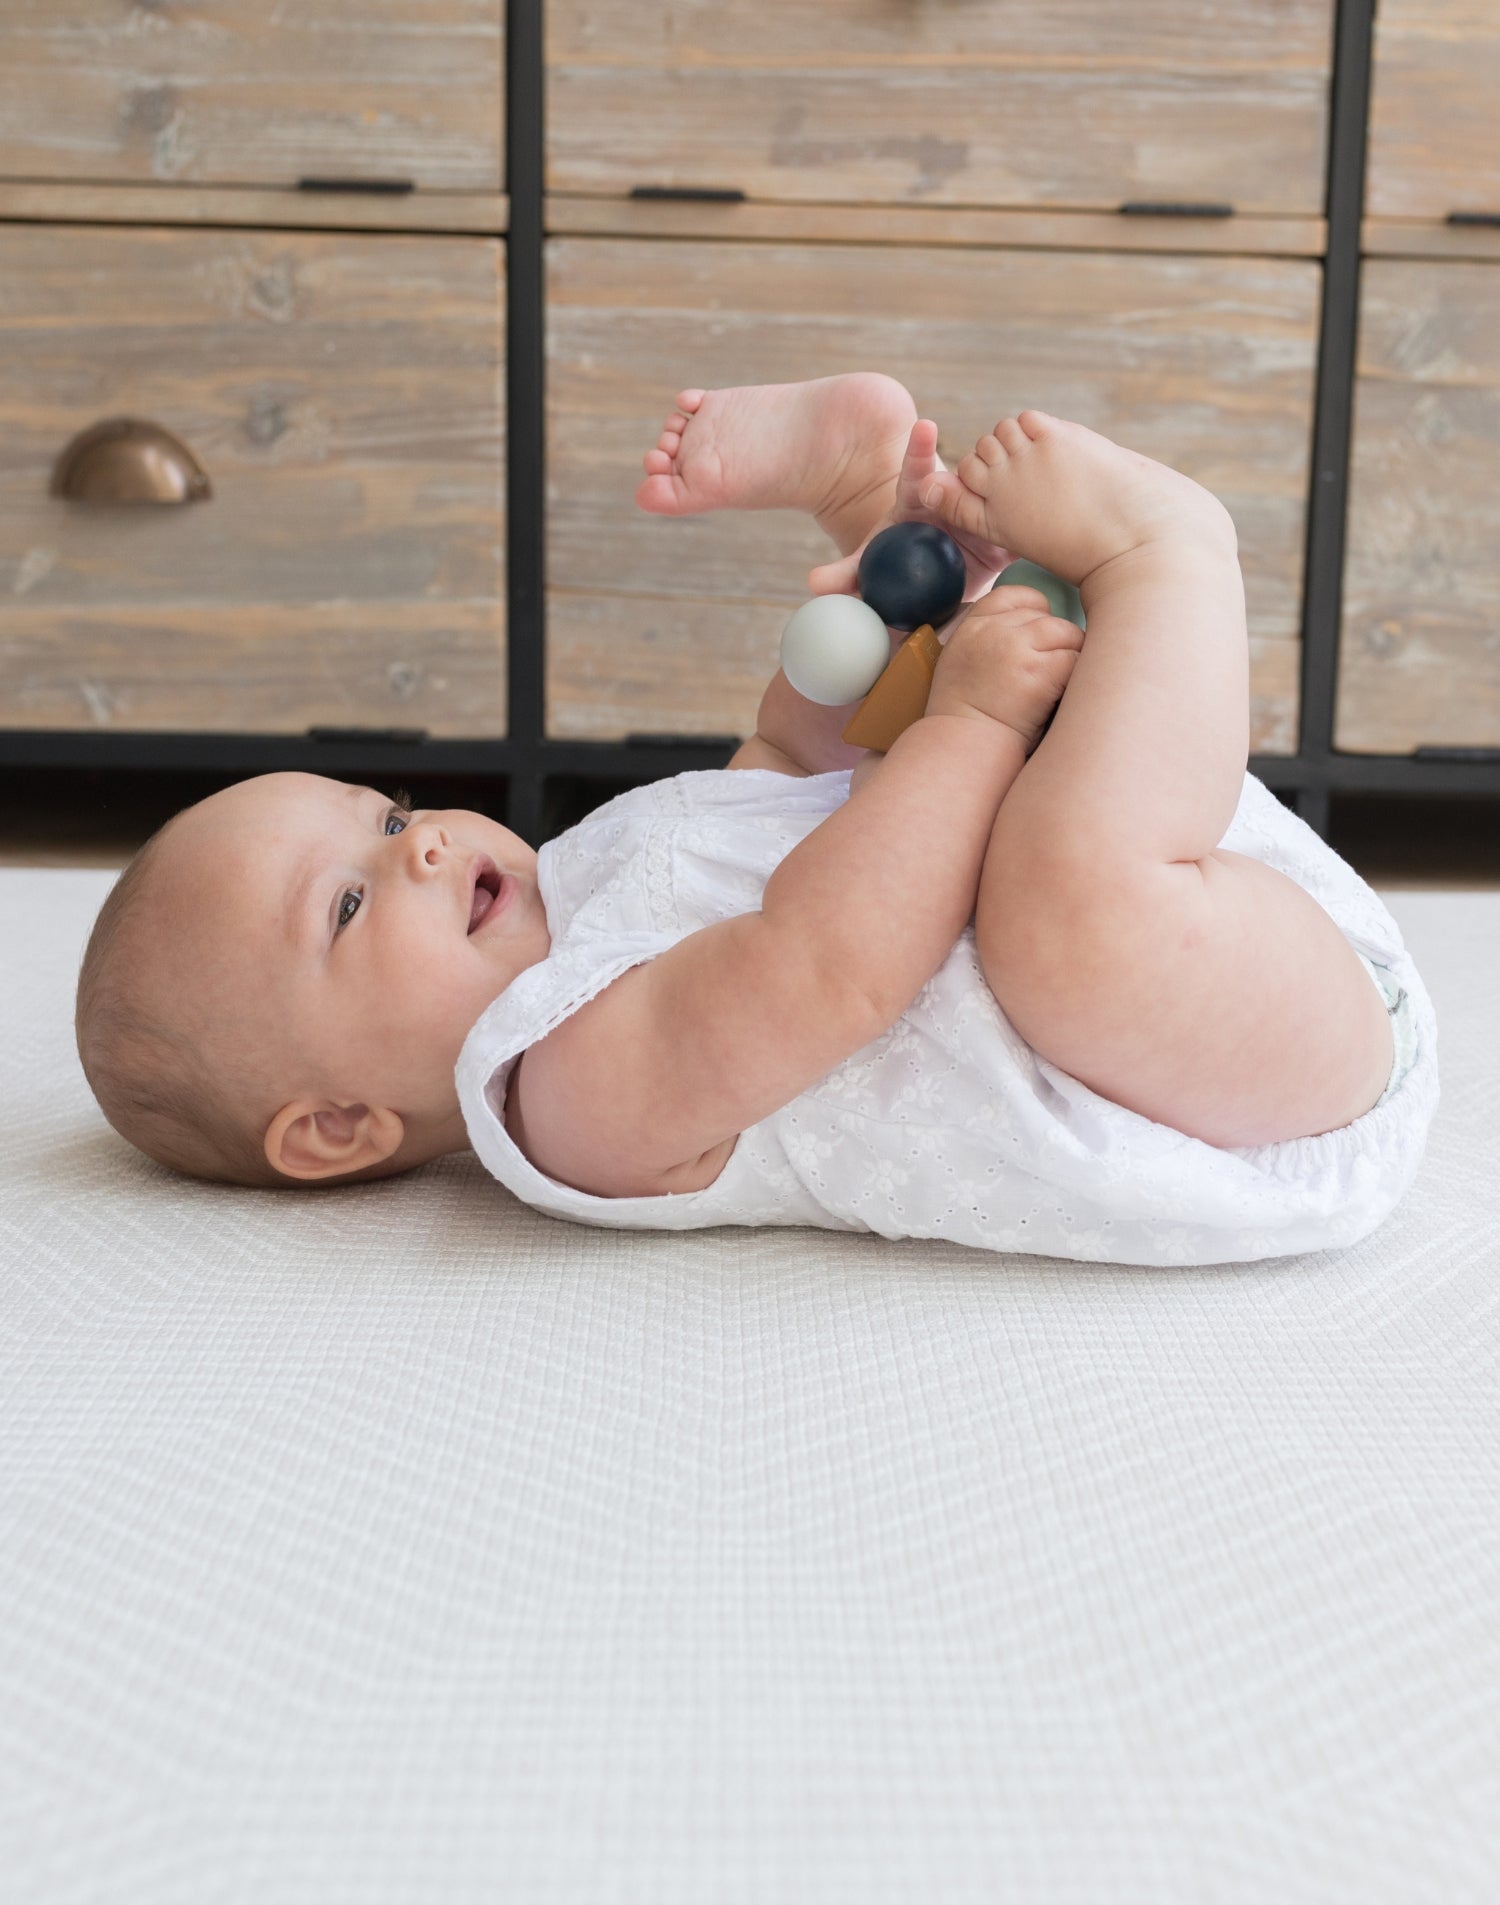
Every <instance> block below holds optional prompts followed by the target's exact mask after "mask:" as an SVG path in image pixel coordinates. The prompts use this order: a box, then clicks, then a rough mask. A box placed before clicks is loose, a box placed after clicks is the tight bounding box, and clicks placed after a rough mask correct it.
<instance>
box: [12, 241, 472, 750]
mask: <svg viewBox="0 0 1500 1905" xmlns="http://www.w3.org/2000/svg"><path fill="white" fill-rule="evenodd" d="M503 330H504V291H503V253H502V249H501V246H500V245H499V244H498V243H497V242H496V241H494V240H491V239H482V238H428V237H415V236H385V237H380V238H374V237H365V236H361V235H339V236H334V235H315V234H308V233H260V232H243V231H240V232H224V231H202V232H196V231H186V230H184V231H155V230H150V229H146V228H141V229H122V230H109V229H105V228H97V227H96V228H92V229H85V228H72V227H69V228H63V229H51V228H48V227H45V226H33V225H14V226H9V227H0V633H3V639H0V725H5V726H25V727H38V726H55V727H69V728H75V727H87V726H94V725H97V726H101V727H107V726H116V727H129V728H149V729H163V730H164V729H189V730H191V729H220V728H222V729H225V730H235V731H240V730H247V729H256V730H259V731H262V732H277V733H282V732H285V733H299V732H301V731H302V730H303V729H304V728H306V727H307V726H308V725H310V724H312V723H315V722H317V723H321V722H327V723H333V724H338V725H374V726H389V725H392V724H398V725H402V726H417V727H426V728H428V729H429V730H430V731H431V732H432V733H434V734H462V735H471V734H490V733H500V732H503V730H504V721H505V641H504V622H505V588H504V574H505V557H504V539H505V528H504V507H503V485H504V469H505V429H504V408H503V406H504V344H503ZM117 415H132V416H139V417H143V418H146V419H149V420H151V421H154V422H157V423H160V424H162V425H164V426H165V427H167V428H168V429H170V430H172V431H174V432H175V433H176V434H177V435H179V436H180V437H182V438H183V440H184V441H185V442H186V443H187V444H188V446H189V447H190V448H191V449H192V451H193V452H194V453H195V454H196V455H197V457H198V458H199V459H200V461H201V462H202V463H203V465H204V466H205V468H206V469H207V471H208V473H209V476H210V480H211V482H212V484H213V489H214V494H213V496H212V498H211V500H209V501H207V502H202V503H194V504H190V505H187V506H183V507H176V508H149V507H146V508H140V507H137V508H112V509H99V508H89V507H86V506H81V505H78V504H74V503H68V502H64V501H62V500H60V499H58V498H55V497H53V496H51V495H50V494H49V493H48V482H49V477H50V473H51V470H52V467H53V464H54V462H55V460H56V458H57V456H58V454H59V452H60V451H61V450H62V448H63V446H64V445H65V444H66V443H68V442H69V441H70V440H71V438H72V437H73V436H74V435H75V434H77V432H79V431H80V430H82V429H84V428H85V427H86V426H88V425H89V424H92V423H94V422H96V421H98V420H99V419H101V418H104V417H110V416H117Z"/></svg>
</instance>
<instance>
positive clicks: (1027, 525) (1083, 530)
mask: <svg viewBox="0 0 1500 1905" xmlns="http://www.w3.org/2000/svg"><path fill="white" fill-rule="evenodd" d="M922 501H923V504H924V505H925V506H926V507H927V508H928V509H930V510H932V511H933V512H934V516H935V518H936V520H938V521H940V522H942V523H943V524H944V525H945V526H946V527H947V528H948V529H949V530H951V531H953V532H954V533H955V534H957V533H958V532H959V531H964V532H967V533H969V534H971V535H983V536H990V537H993V538H994V539H995V540H996V541H999V542H1003V543H1004V544H1005V546H1006V547H1007V548H1008V549H1013V550H1014V551H1015V552H1016V554H1017V555H1020V556H1025V557H1026V558H1027V559H1028V560H1029V561H1032V562H1039V563H1040V564H1041V565H1042V567H1043V568H1044V569H1050V570H1051V571H1052V572H1053V574H1054V575H1059V576H1061V577H1062V578H1063V579H1064V580H1065V581H1067V582H1072V583H1074V584H1082V583H1083V582H1084V581H1085V580H1086V579H1087V578H1088V577H1089V576H1091V575H1093V574H1094V572H1095V571H1096V570H1098V569H1100V568H1102V567H1103V565H1104V564H1105V563H1106V562H1109V561H1111V560H1112V559H1113V558H1115V557H1117V556H1122V555H1125V554H1127V553H1128V552H1129V551H1131V550H1133V549H1138V548H1140V547H1142V546H1143V545H1144V544H1147V543H1159V542H1164V541H1177V542H1179V543H1180V542H1182V541H1188V542H1191V543H1193V544H1195V545H1207V546H1211V547H1214V548H1223V549H1225V550H1226V551H1227V552H1228V553H1229V554H1230V555H1232V554H1233V553H1234V548H1235V537H1234V523H1233V521H1232V519H1231V518H1230V515H1229V512H1228V510H1227V509H1225V507H1224V505H1223V504H1222V503H1221V502H1219V500H1218V498H1217V497H1215V496H1213V495H1211V494H1210V493H1209V492H1208V491H1207V490H1206V489H1204V488H1203V487H1202V486H1201V485H1200V484H1198V483H1195V482H1194V481H1193V480H1192V478H1191V477H1188V476H1184V475H1183V474H1182V473H1181V471H1180V470H1173V469H1169V468H1168V467H1167V466H1166V464H1164V463H1154V462H1153V461H1152V460H1151V458H1150V457H1147V456H1141V455H1139V454H1138V453H1137V452H1136V451H1134V450H1126V449H1123V448H1122V447H1121V446H1120V445H1119V444H1118V443H1111V442H1110V440H1109V438H1108V437H1101V436H1100V435H1099V434H1098V433H1097V431H1094V430H1090V429H1087V428H1086V427H1085V426H1084V425H1083V424H1081V423H1069V422H1067V421H1066V420H1065V419H1064V418H1061V417H1052V416H1048V414H1047V413H1046V411H1044V410H1023V411H1022V412H1021V414H1020V416H1019V417H1005V418H1002V419H1001V421H1000V422H999V423H997V424H996V425H995V428H994V430H993V432H992V433H991V434H990V435H989V436H985V437H981V438H980V439H979V441H978V443H976V444H975V446H974V448H973V450H972V451H971V452H970V453H969V455H968V456H966V457H964V458H963V459H962V461H961V462H960V463H959V465H958V468H957V469H956V470H953V471H943V472H940V473H939V474H937V475H935V476H933V477H931V478H930V479H929V480H928V482H927V483H926V485H925V486H924V488H923V491H922ZM1085 606H1087V603H1085Z"/></svg>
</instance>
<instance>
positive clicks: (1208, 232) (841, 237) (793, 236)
mask: <svg viewBox="0 0 1500 1905" xmlns="http://www.w3.org/2000/svg"><path fill="white" fill-rule="evenodd" d="M5 203H6V193H5V188H4V187H3V186H0V215H3V214H4V211H5ZM544 222H545V226H546V229H547V231H548V232H549V233H556V234H558V235H559V236H562V235H567V236H570V237H580V238H582V237H589V238H627V237H629V238H717V239H731V240H737V239H768V238H771V239H774V238H780V239H784V240H786V241H787V242H788V243H790V244H797V245H801V244H807V243H813V244H819V243H826V244H836V245H850V244H862V245H969V246H975V245H978V246H991V245H1005V246H1011V247H1017V246H1023V245H1024V246H1037V245H1041V246H1045V247H1046V248H1047V249H1049V250H1060V251H1172V252H1180V251H1229V252H1238V253H1250V252H1254V253H1259V254H1261V255H1264V256H1269V257H1281V258H1321V257H1322V256H1323V255H1324V253H1325V252H1326V251H1327V249H1328V221H1327V220H1326V219H1323V218H1240V217H1235V218H1173V217H1171V216H1170V215H1168V214H1161V215H1155V216H1150V217H1147V216H1144V215H1143V216H1141V217H1135V216H1131V217H1130V218H1121V217H1119V216H1118V214H1116V213H1114V212H1074V211H1047V212H1016V211H993V210H990V209H987V208H982V207H975V206H964V207H955V206H951V205H815V204H814V205H788V204H784V203H782V204H766V203H765V202H764V201H757V200H755V199H745V200H743V201H742V202H738V203H733V204H731V203H727V202H723V201H714V200H703V199H642V198H579V197H553V198H549V199H548V200H547V202H546V206H545V209H544ZM1490 236H1491V237H1492V238H1496V239H1500V233H1497V232H1492V233H1490Z"/></svg>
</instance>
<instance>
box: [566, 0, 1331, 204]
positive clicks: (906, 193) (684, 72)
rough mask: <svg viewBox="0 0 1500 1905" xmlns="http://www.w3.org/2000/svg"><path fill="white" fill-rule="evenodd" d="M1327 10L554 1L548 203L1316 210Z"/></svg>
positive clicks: (1303, 4)
mask: <svg viewBox="0 0 1500 1905" xmlns="http://www.w3.org/2000/svg"><path fill="white" fill-rule="evenodd" d="M1332 22H1333V6H1332V0H1219V3H1218V4H1214V5H1196V4H1189V3H1188V0H1138V4H1136V5H1134V6H1131V7H1128V8H1127V7H1118V8H1117V7H1110V6H1101V5H1100V4H1098V0H1033V3H1032V4H1030V5H1028V6H1024V7H1023V6H1020V5H1014V4H1004V3H1002V0H988V3H987V4H982V5H975V4H964V3H963V0H931V3H930V4H926V5H922V6H904V5H893V4H891V3H890V0H823V4H821V5H818V6H816V7H809V6H807V5H806V4H805V0H760V4H759V5H757V6H755V7H748V6H727V5H720V6H704V5H702V4H696V3H695V0H549V5H548V8H547V62H548V70H547V99H546V109H547V128H548V135H547V136H548V164H547V183H548V189H549V190H551V191H555V192H592V193H620V192H626V191H629V189H630V188H631V187H632V186H634V185H637V184H654V185H699V186H702V185H714V186H734V187H738V188H740V189H741V190H743V191H745V192H747V193H749V194H750V195H751V196H752V197H755V198H768V199H824V200H850V201H859V200H884V201H893V202H901V201H909V200H917V201H927V202H931V203H946V204H957V205H967V204H975V205H1016V206H1043V205H1058V206H1061V205H1074V206H1088V207H1096V208H1109V209H1112V208H1113V207H1115V206H1116V205H1118V204H1119V203H1120V202H1121V201H1122V200H1126V199H1142V198H1144V199H1162V198H1168V199H1184V198H1186V199H1194V200H1204V199H1222V200H1227V201H1229V202H1230V203H1232V204H1234V205H1235V206H1236V207H1238V208H1239V209H1240V210H1242V211H1246V212H1258V213H1279V214H1284V215H1285V214H1303V215H1318V214H1320V213H1321V211H1322V208H1323V154H1324V141H1325V130H1326V116H1327V94H1328V78H1329V70H1330V55H1331V48H1332Z"/></svg>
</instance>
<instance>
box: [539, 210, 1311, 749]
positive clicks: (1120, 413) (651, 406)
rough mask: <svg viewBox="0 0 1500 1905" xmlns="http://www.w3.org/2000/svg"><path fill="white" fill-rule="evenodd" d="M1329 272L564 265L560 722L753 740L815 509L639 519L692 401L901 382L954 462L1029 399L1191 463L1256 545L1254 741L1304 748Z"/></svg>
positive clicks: (994, 264)
mask: <svg viewBox="0 0 1500 1905" xmlns="http://www.w3.org/2000/svg"><path fill="white" fill-rule="evenodd" d="M1318 296H1319V285H1318V272H1317V269H1316V267H1315V266H1313V265H1311V264H1306V263H1303V262H1300V261H1296V260H1286V259H1232V258H1211V257H1204V258H1182V257H1150V256H1139V255H1131V256H1129V257H1110V256H1107V255H1099V254H1077V255H1075V254H1069V253H1063V252H979V251H962V250H948V249H932V250H920V251H919V250H916V249H911V248H901V247H896V246H882V247H867V248H862V247H856V246H838V247H830V246H816V245H805V246H774V245H711V244H697V245H689V244H681V243H674V242H668V241H662V242H659V243H656V244H653V245H645V244H643V243H640V242H632V241H625V240H619V241H616V240H607V239H600V240H591V239H555V240H553V241H551V243H550V244H549V246H548V297H549V366H550V368H549V389H548V453H547V454H548V494H547V514H548V525H549V529H548V582H549V591H550V592H549V597H548V614H549V621H548V645H547V654H548V661H547V690H548V699H547V708H548V715H547V728H548V733H549V734H551V735H553V736H557V737H560V738H561V737H569V738H585V737H586V738H605V737H616V736H619V735H622V734H624V733H626V732H628V731H629V730H631V729H649V730H675V731H680V732H685V733H704V732H709V733H712V732H720V733H731V732H732V733H738V734H749V733H751V732H753V731H754V721H755V713H756V709H757V707H758V705H759V700H760V695H761V692H762V690H763V689H764V687H765V684H766V682H767V681H768V680H769V679H770V677H771V675H772V674H774V672H775V669H776V665H777V655H778V649H779V643H780V638H781V630H782V628H783V627H784V625H785V622H786V619H787V617H788V615H789V614H790V613H791V611H792V610H793V609H794V608H795V607H796V606H797V605H798V603H800V602H801V601H802V600H803V599H804V598H805V595H806V592H807V591H806V574H807V570H808V569H809V568H810V567H811V566H812V565H813V564H814V563H816V562H820V561H823V560H826V558H827V553H828V550H827V545H826V544H825V543H824V542H823V540H822V537H821V535H820V533H819V531H818V530H817V528H816V527H815V526H814V525H813V524H812V523H811V521H810V520H808V519H807V518H805V517H801V516H798V515H795V514H793V513H790V512H784V511H773V512H770V513H767V514H735V513H725V514H715V515H708V516H696V517H688V518H675V519H667V518H661V517H652V516H647V515H645V514H644V513H642V512H641V511H639V510H637V509H636V508H635V506H634V502H633V494H634V490H635V486H636V484H637V482H638V481H639V478H640V473H641V472H640V458H641V454H642V452H643V451H644V450H645V449H646V448H648V447H649V446H650V445H651V444H652V443H653V442H654V441H655V439H656V435H657V432H658V430H659V429H660V427H661V420H662V418H663V416H664V415H665V413H666V412H667V411H668V410H669V409H670V407H671V401H672V398H673V396H674V394H675V392H676V391H677V390H679V389H681V388H682V387H683V386H684V385H688V384H701V385H703V386H705V387H711V386H714V385H720V384H733V383H776V382H784V381H790V380H793V379H797V378H802V377H818V376H827V375H831V374H833V373H835V372H838V371H841V370H848V369H853V368H865V369H879V370H884V371H888V372H889V373H891V374H892V375H894V376H896V377H898V378H900V379H901V380H902V381H903V382H904V383H906V384H907V386H908V387H909V388H910V389H911V391H912V393H913V396H914V397H915V399H916V401H917V404H918V407H919V409H920V410H921V412H922V414H924V415H930V416H932V417H934V418H936V419H937V421H938V423H939V426H940V430H941V443H940V448H941V451H942V454H943V455H944V457H945V458H946V459H947V460H949V461H950V463H951V462H952V461H954V460H956V458H957V456H958V455H960V454H962V452H963V451H964V450H965V449H967V448H968V447H969V445H970V444H971V443H972V442H973V440H974V438H975V437H976V436H978V435H979V434H981V433H982V432H983V431H984V430H987V429H988V428H989V427H990V426H991V425H992V424H993V423H994V421H995V419H996V418H997V416H1000V415H1004V414H1006V413H1007V412H1013V411H1015V410H1018V409H1021V408H1024V407H1025V406H1026V405H1028V404H1034V405H1037V406H1039V407H1041V408H1043V409H1048V410H1052V411H1055V412H1057V413H1058V414H1060V415H1062V416H1067V417H1074V418H1077V419H1078V420H1079V421H1081V422H1084V423H1088V424H1090V425H1091V426H1092V427H1094V428H1096V429H1099V430H1102V431H1103V432H1104V433H1105V434H1106V435H1108V436H1111V437H1114V438H1116V439H1117V440H1119V441H1121V442H1124V443H1127V444H1129V445H1130V446H1131V447H1132V448H1135V449H1139V450H1141V451H1143V452H1145V453H1146V454H1147V455H1150V456H1154V457H1158V458H1160V459H1161V460H1162V461H1164V462H1168V463H1171V464H1173V465H1174V466H1175V467H1177V468H1179V469H1182V470H1185V471H1186V472H1187V473H1188V474H1189V475H1190V476H1193V477H1194V478H1195V479H1196V480H1198V481H1199V482H1201V483H1203V484H1205V485H1206V486H1207V487H1208V488H1210V489H1211V490H1213V491H1214V492H1215V494H1217V495H1218V496H1220V497H1222V498H1223V500H1224V502H1225V503H1226V504H1227V505H1228V507H1229V508H1230V510H1231V511H1232V513H1233V515H1234V518H1235V522H1236V525H1237V527H1238V530H1239V535H1240V548H1241V560H1242V563H1243V565H1244V568H1245V572H1246V581H1247V594H1248V600H1249V611H1250V628H1251V659H1252V689H1253V697H1254V706H1253V710H1252V713H1253V733H1252V745H1253V746H1254V747H1255V748H1256V749H1257V750H1261V751H1266V752H1275V753H1291V752H1294V751H1295V748H1296V739H1297V736H1296V718H1297V694H1298V687H1297V676H1298V659H1299V656H1300V628H1301V609H1300V601H1301V571H1302V546H1303V533H1304V523H1305V514H1306V494H1307V482H1308V460H1309V449H1310V439H1311V419H1312V396H1313V364H1314V358H1315V354H1316V328H1317V313H1318Z"/></svg>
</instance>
